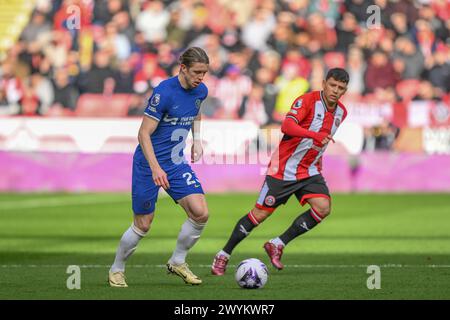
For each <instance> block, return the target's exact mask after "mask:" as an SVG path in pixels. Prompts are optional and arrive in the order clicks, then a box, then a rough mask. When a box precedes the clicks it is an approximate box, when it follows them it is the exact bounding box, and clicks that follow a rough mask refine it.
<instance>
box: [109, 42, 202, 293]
mask: <svg viewBox="0 0 450 320" xmlns="http://www.w3.org/2000/svg"><path fill="white" fill-rule="evenodd" d="M208 66H209V58H208V56H207V54H206V53H205V51H204V50H203V49H201V48H198V47H192V48H189V49H187V50H186V51H185V52H184V53H183V54H182V55H181V57H180V71H179V74H178V75H177V76H175V77H172V78H170V79H167V80H165V81H162V82H161V83H160V84H159V85H158V86H157V87H156V88H155V89H154V91H153V94H152V96H151V97H150V99H149V101H148V105H147V108H146V109H145V116H144V118H143V120H142V124H141V127H140V129H139V135H138V139H139V145H138V146H137V148H136V151H135V153H134V157H133V174H132V175H133V178H132V206H133V212H134V221H133V223H132V225H131V227H130V228H129V229H128V230H127V231H125V233H124V234H123V236H122V238H121V240H120V243H119V247H118V248H117V252H116V257H115V260H114V263H113V265H112V266H111V269H110V271H109V284H110V286H112V287H127V283H126V280H125V263H126V260H127V259H128V258H129V257H130V256H131V254H132V253H133V252H134V251H135V250H136V247H137V245H138V242H139V241H140V240H141V239H142V238H143V237H145V236H146V235H147V233H148V231H149V229H150V225H151V223H152V221H153V218H154V212H155V207H156V202H157V199H158V191H159V189H160V187H162V188H164V189H165V190H166V192H167V193H168V194H169V195H170V196H171V197H172V198H173V200H174V201H175V202H176V203H178V204H179V205H181V207H183V209H184V210H185V211H186V214H187V219H186V221H185V222H184V223H183V225H182V227H181V231H180V233H179V235H178V239H177V244H176V248H175V250H174V252H173V254H172V257H171V258H170V259H169V261H168V262H167V270H168V272H169V273H172V274H175V275H178V276H179V277H181V278H182V279H183V280H184V282H185V283H187V284H192V285H198V284H201V283H202V280H201V279H200V278H199V277H197V276H196V275H195V274H193V273H192V271H191V270H190V269H189V266H188V265H187V263H186V261H185V259H186V255H187V253H188V250H189V249H190V248H192V247H193V246H194V244H195V243H196V242H197V241H198V239H199V237H200V235H201V233H202V231H203V229H204V227H205V225H206V222H207V220H208V207H207V204H206V200H205V196H204V193H203V189H202V186H201V184H200V182H199V181H198V179H197V177H196V175H195V173H194V172H193V171H192V169H191V167H190V166H189V164H188V163H187V162H186V160H185V158H184V155H183V149H184V147H185V145H186V137H187V135H188V133H189V131H191V130H192V136H193V145H192V150H191V161H192V162H195V161H198V160H199V159H200V157H201V156H202V146H201V143H200V136H199V133H200V120H201V113H200V105H201V103H202V101H203V100H204V99H205V98H206V97H207V95H208V89H207V87H206V86H205V85H204V84H203V83H202V81H203V78H204V76H205V74H206V72H207V71H208Z"/></svg>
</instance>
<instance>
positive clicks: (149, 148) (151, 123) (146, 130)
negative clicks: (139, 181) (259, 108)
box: [138, 116, 170, 190]
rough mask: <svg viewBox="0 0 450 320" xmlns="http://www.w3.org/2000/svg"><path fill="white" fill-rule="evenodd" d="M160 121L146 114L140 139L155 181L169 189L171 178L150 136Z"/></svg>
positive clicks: (140, 130) (139, 134)
mask: <svg viewBox="0 0 450 320" xmlns="http://www.w3.org/2000/svg"><path fill="white" fill-rule="evenodd" d="M158 123H159V122H158V121H157V120H155V119H153V118H151V117H148V116H144V118H143V119H142V123H141V127H140V128H139V133H138V140H139V144H140V145H141V148H142V152H143V153H144V156H145V159H147V162H148V164H149V166H150V169H151V171H152V177H153V181H154V182H155V184H156V185H157V186H162V187H163V188H164V189H166V190H167V189H169V188H170V185H169V180H168V179H167V174H166V173H165V172H164V170H163V169H161V166H160V165H159V163H158V160H157V159H156V155H155V151H154V149H153V144H152V140H151V139H150V136H151V135H152V133H153V132H154V131H155V130H156V128H157V127H158Z"/></svg>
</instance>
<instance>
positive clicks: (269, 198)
mask: <svg viewBox="0 0 450 320" xmlns="http://www.w3.org/2000/svg"><path fill="white" fill-rule="evenodd" d="M264 203H265V204H266V205H267V206H269V207H270V206H273V204H274V203H275V197H274V196H267V197H266V199H264Z"/></svg>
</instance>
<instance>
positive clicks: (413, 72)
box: [392, 37, 424, 79]
mask: <svg viewBox="0 0 450 320" xmlns="http://www.w3.org/2000/svg"><path fill="white" fill-rule="evenodd" d="M392 57H393V59H394V61H395V60H400V61H401V63H402V64H403V66H404V67H403V72H402V74H401V78H402V79H418V78H420V75H421V74H422V72H423V69H424V57H423V55H422V52H420V51H419V50H417V47H416V45H415V44H414V42H413V41H412V40H410V39H409V38H406V37H399V38H397V40H396V41H395V51H394V54H393V56H392Z"/></svg>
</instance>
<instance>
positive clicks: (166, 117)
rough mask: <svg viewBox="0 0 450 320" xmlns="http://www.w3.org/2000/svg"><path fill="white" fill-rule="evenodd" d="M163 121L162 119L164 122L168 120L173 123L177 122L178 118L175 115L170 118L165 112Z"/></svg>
mask: <svg viewBox="0 0 450 320" xmlns="http://www.w3.org/2000/svg"><path fill="white" fill-rule="evenodd" d="M163 121H164V122H170V124H173V125H175V124H177V121H178V118H177V117H174V118H170V117H169V115H168V114H166V115H165V116H164V118H163Z"/></svg>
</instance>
